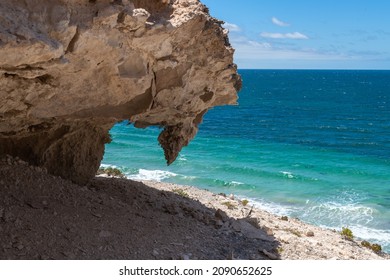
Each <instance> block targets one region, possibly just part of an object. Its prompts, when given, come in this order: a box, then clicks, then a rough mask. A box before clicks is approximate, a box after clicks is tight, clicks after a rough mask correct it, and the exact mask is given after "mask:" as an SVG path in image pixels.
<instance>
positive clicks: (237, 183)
mask: <svg viewBox="0 0 390 280" xmlns="http://www.w3.org/2000/svg"><path fill="white" fill-rule="evenodd" d="M230 184H232V185H236V186H239V185H244V183H242V182H237V181H231V182H230Z"/></svg>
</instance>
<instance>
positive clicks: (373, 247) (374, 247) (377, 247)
mask: <svg viewBox="0 0 390 280" xmlns="http://www.w3.org/2000/svg"><path fill="white" fill-rule="evenodd" d="M361 244H362V246H363V247H366V248H369V249H371V250H373V251H374V252H375V253H380V252H382V246H381V245H379V244H376V243H374V244H371V243H370V242H368V241H366V240H363V241H362V242H361Z"/></svg>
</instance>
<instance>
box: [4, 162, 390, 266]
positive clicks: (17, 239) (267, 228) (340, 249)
mask: <svg viewBox="0 0 390 280" xmlns="http://www.w3.org/2000/svg"><path fill="white" fill-rule="evenodd" d="M244 204H245V203H244ZM0 259H147V260H153V259H167V260H169V259H305V260H306V259H366V260H369V259H389V255H386V254H379V255H378V254H376V253H374V252H373V251H371V250H370V249H367V248H364V247H362V246H361V245H360V241H358V240H354V241H349V240H346V239H344V238H343V237H342V236H341V235H340V233H339V232H335V231H330V230H325V229H321V228H318V227H315V226H311V225H307V224H305V223H303V222H301V221H299V220H297V219H292V218H287V219H286V217H284V218H282V217H278V216H275V215H272V214H270V213H268V212H265V211H262V210H260V209H255V208H253V207H252V205H251V203H250V202H249V203H248V204H247V205H245V206H244V205H243V203H242V202H241V201H240V200H237V199H235V198H234V197H233V196H230V195H228V196H224V195H221V194H213V193H210V192H208V191H205V190H199V189H197V188H193V187H189V186H178V185H174V184H167V183H159V182H146V181H145V182H134V181H131V180H127V179H119V178H107V177H96V178H95V179H93V180H92V181H91V182H90V183H89V184H88V185H86V186H78V185H75V184H73V183H71V182H69V181H66V180H63V179H61V178H58V177H55V176H52V175H49V174H46V172H45V170H42V169H40V168H37V167H31V166H28V165H27V164H26V163H24V162H22V161H20V160H17V159H12V158H10V157H8V158H3V159H0Z"/></svg>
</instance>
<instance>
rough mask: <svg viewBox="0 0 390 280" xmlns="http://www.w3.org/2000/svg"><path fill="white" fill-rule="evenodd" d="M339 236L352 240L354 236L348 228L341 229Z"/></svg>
mask: <svg viewBox="0 0 390 280" xmlns="http://www.w3.org/2000/svg"><path fill="white" fill-rule="evenodd" d="M341 236H343V237H344V238H345V239H348V240H353V238H354V236H353V233H352V230H350V229H349V228H346V227H343V228H342V230H341Z"/></svg>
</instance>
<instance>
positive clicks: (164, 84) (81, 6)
mask: <svg viewBox="0 0 390 280" xmlns="http://www.w3.org/2000/svg"><path fill="white" fill-rule="evenodd" d="M232 57H233V50H232V48H231V47H230V45H229V42H228V38H227V34H226V31H225V30H224V29H223V28H222V27H221V22H219V21H218V20H216V19H214V18H212V17H210V16H209V15H208V12H207V8H206V7H205V6H203V5H202V4H201V3H200V2H199V1H198V0H143V1H140V0H133V1H127V0H122V1H118V0H116V1H109V0H89V1H88V0H70V1H62V0H30V1H22V0H1V1H0V155H2V154H10V155H13V156H18V157H20V158H22V159H24V160H26V161H28V162H29V163H30V164H34V165H38V166H43V167H45V168H46V169H47V170H48V171H49V172H50V173H52V174H55V175H60V176H62V177H64V178H69V179H71V180H73V181H74V182H77V183H85V182H87V181H88V180H89V179H90V178H91V177H92V176H93V175H94V174H95V172H96V170H97V168H98V167H99V164H100V161H101V159H102V156H103V153H104V144H105V143H107V142H109V135H108V131H109V129H110V128H111V127H112V126H113V125H114V124H115V122H118V121H121V120H126V119H128V120H130V121H131V122H133V123H134V124H135V126H136V127H147V126H150V125H159V126H163V127H164V128H165V129H164V130H163V132H162V133H161V135H160V137H159V142H160V144H161V146H162V147H163V149H164V151H165V156H166V159H167V162H168V163H171V162H173V161H174V160H175V158H176V156H177V155H178V153H179V151H180V150H181V148H182V147H183V146H185V145H187V144H188V142H189V141H190V140H191V139H192V138H193V137H194V136H195V134H196V132H197V130H198V125H199V123H200V122H201V120H202V117H203V115H204V114H205V113H206V111H207V110H208V109H209V108H210V107H213V106H217V105H223V104H235V102H236V97H237V95H236V93H237V91H238V90H239V88H240V86H241V81H240V78H239V76H238V75H237V73H236V66H235V65H234V64H233V58H232Z"/></svg>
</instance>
